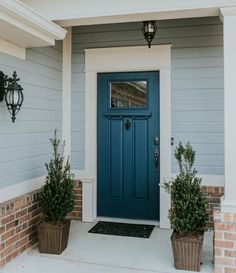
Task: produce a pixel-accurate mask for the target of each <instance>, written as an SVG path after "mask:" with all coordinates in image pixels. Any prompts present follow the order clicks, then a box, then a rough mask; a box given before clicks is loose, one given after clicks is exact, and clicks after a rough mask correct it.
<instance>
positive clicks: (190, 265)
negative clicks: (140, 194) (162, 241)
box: [164, 143, 207, 271]
mask: <svg viewBox="0 0 236 273" xmlns="http://www.w3.org/2000/svg"><path fill="white" fill-rule="evenodd" d="M175 158H176V160H177V162H178V165H179V174H178V175H177V176H176V178H173V179H172V180H171V181H169V182H164V188H165V190H166V191H167V192H168V193H169V194H170V196H171V208H170V210H169V219H170V223H171V226H172V228H173V233H172V236H171V242H172V250H173V256H174V263H175V268H176V269H182V270H191V271H200V263H201V255H202V245H203V237H204V228H205V226H206V220H207V211H206V208H207V200H206V198H205V197H204V195H203V193H202V191H201V180H202V179H201V178H198V177H196V174H197V171H196V170H195V169H194V168H193V164H194V161H195V151H193V149H192V146H191V145H190V143H187V144H186V145H185V146H183V145H182V144H181V143H179V145H178V147H177V148H176V150H175Z"/></svg>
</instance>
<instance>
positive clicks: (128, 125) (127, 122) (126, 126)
mask: <svg viewBox="0 0 236 273" xmlns="http://www.w3.org/2000/svg"><path fill="white" fill-rule="evenodd" d="M130 127H131V123H130V121H129V119H127V121H126V123H125V129H126V130H129V128H130Z"/></svg>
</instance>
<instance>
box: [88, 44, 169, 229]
mask: <svg viewBox="0 0 236 273" xmlns="http://www.w3.org/2000/svg"><path fill="white" fill-rule="evenodd" d="M128 71H129V72H130V71H133V72H135V71H159V73H160V140H161V141H160V162H161V164H160V181H161V182H162V181H163V179H164V178H165V179H166V180H169V179H170V178H171V145H170V139H171V45H156V46H152V47H151V49H149V48H148V47H147V46H137V47H114V48H99V49H86V50H85V170H84V172H83V177H86V179H89V180H91V181H94V187H91V193H90V194H88V196H90V197H91V195H93V207H92V209H93V211H92V212H91V213H90V215H91V216H92V217H91V219H88V217H86V216H85V217H86V220H87V221H91V222H92V221H94V220H95V219H96V218H97V74H98V73H101V72H128ZM88 200H90V201H89V203H88V202H87V203H86V200H84V203H83V206H85V207H86V206H89V207H91V198H89V199H88ZM169 206H170V199H169V195H168V194H167V193H165V191H164V190H163V189H162V188H160V226H161V227H163V228H169V220H168V217H167V216H168V209H169Z"/></svg>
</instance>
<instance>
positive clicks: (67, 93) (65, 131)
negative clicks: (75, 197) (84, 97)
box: [62, 27, 72, 158]
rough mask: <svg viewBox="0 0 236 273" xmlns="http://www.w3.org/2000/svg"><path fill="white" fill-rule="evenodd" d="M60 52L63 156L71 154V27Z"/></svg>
mask: <svg viewBox="0 0 236 273" xmlns="http://www.w3.org/2000/svg"><path fill="white" fill-rule="evenodd" d="M66 30H67V34H66V37H65V39H64V41H63V53H62V62H63V65H62V140H65V142H66V145H65V151H64V152H65V158H67V157H68V156H70V155H71V52H72V49H71V47H72V46H71V42H72V35H71V34H72V31H71V27H68V28H66Z"/></svg>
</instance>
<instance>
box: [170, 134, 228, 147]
mask: <svg viewBox="0 0 236 273" xmlns="http://www.w3.org/2000/svg"><path fill="white" fill-rule="evenodd" d="M174 141H175V145H177V144H178V143H179V142H180V141H181V142H183V143H187V142H188V141H190V142H191V143H192V144H206V145H208V144H220V145H221V144H224V133H223V132H220V133H215V132H206V133H205V132H201V133H200V132H195V133H191V132H184V134H183V133H182V132H175V133H174Z"/></svg>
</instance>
